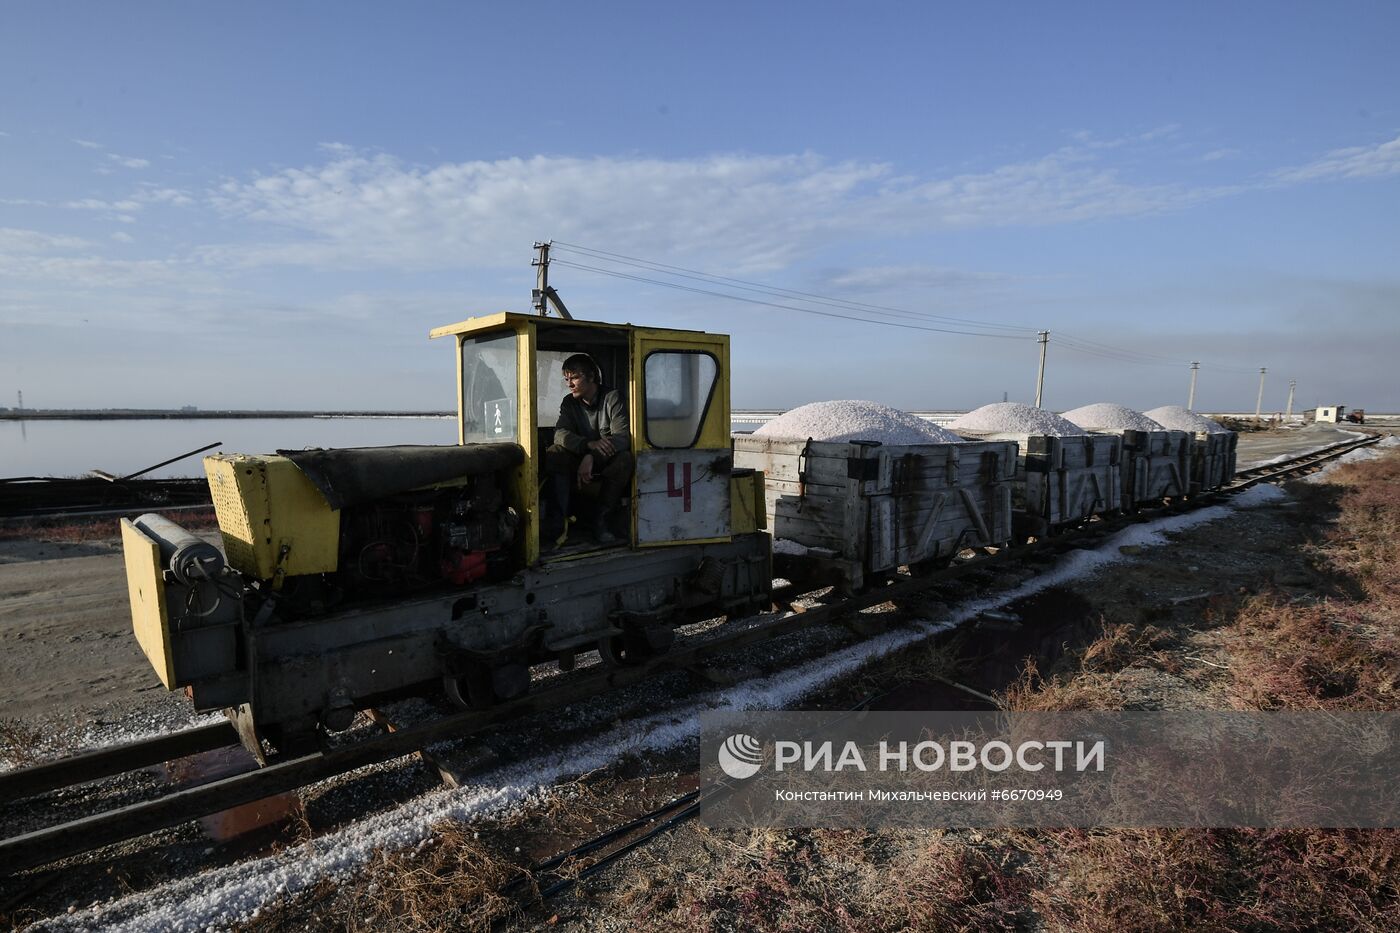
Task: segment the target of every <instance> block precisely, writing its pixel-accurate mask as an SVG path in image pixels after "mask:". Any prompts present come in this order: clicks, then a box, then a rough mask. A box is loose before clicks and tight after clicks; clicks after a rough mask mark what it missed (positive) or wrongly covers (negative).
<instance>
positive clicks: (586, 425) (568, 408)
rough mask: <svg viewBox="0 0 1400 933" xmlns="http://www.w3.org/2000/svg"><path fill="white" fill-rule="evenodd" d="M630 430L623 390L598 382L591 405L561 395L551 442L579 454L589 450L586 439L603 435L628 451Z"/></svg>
mask: <svg viewBox="0 0 1400 933" xmlns="http://www.w3.org/2000/svg"><path fill="white" fill-rule="evenodd" d="M631 430H632V428H631V424H630V422H629V421H628V420H627V403H626V402H625V401H623V399H622V393H621V392H620V391H619V390H617V389H609V388H608V387H607V386H602V385H600V386H598V394H597V395H595V396H593V404H592V405H585V404H584V403H583V402H582V401H581V400H579V399H576V398H574V397H573V396H572V395H566V396H564V400H563V401H561V402H560V403H559V420H558V422H556V423H555V426H554V443H556V444H558V445H559V446H560V447H566V448H568V449H569V450H572V451H573V452H574V453H576V454H578V455H579V456H580V457H582V456H584V455H585V454H587V453H588V452H589V451H588V442H589V441H596V440H599V439H600V438H604V437H610V438H612V442H613V446H614V447H616V448H617V449H618V450H619V451H623V450H630V449H631V447H632V437H631Z"/></svg>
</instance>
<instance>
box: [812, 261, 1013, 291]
mask: <svg viewBox="0 0 1400 933" xmlns="http://www.w3.org/2000/svg"><path fill="white" fill-rule="evenodd" d="M1012 278H1013V277H1012V276H1009V275H1006V274H1003V273H996V272H969V271H967V270H965V269H950V268H947V267H945V266H922V265H902V266H862V267H860V268H854V269H842V270H837V271H832V272H829V273H827V274H826V275H824V276H823V277H822V279H821V283H820V288H822V289H829V290H833V291H838V292H855V293H870V292H883V291H889V290H895V289H900V290H909V289H949V288H964V287H968V286H978V285H987V284H993V283H999V282H1006V281H1009V280H1011V279H1012Z"/></svg>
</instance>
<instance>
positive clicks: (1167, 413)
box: [1143, 405, 1230, 434]
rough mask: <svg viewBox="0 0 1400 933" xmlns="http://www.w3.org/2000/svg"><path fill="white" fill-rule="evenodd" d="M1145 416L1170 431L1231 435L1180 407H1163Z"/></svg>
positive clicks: (1208, 420) (1202, 417)
mask: <svg viewBox="0 0 1400 933" xmlns="http://www.w3.org/2000/svg"><path fill="white" fill-rule="evenodd" d="M1143 414H1144V415H1146V416H1147V417H1149V418H1151V419H1152V420H1153V421H1155V422H1157V423H1158V424H1160V425H1161V426H1162V427H1164V428H1166V429H1167V430H1168V431H1191V432H1193V433H1200V432H1202V431H1204V432H1205V433H1206V434H1229V433H1230V430H1229V429H1228V428H1222V427H1221V426H1220V425H1218V424H1216V423H1215V422H1214V421H1211V420H1210V419H1209V418H1206V417H1204V416H1202V415H1198V414H1196V413H1195V412H1193V411H1187V410H1186V409H1184V408H1182V407H1181V406H1180V405H1163V406H1162V407H1161V408H1154V409H1152V410H1151V411H1145V412H1143Z"/></svg>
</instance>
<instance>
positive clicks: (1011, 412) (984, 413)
mask: <svg viewBox="0 0 1400 933" xmlns="http://www.w3.org/2000/svg"><path fill="white" fill-rule="evenodd" d="M948 427H949V428H951V429H953V430H954V431H957V432H958V433H959V434H977V435H986V434H1048V435H1050V436H1051V437H1070V436H1073V435H1075V434H1083V433H1084V429H1083V428H1081V427H1079V426H1078V425H1077V424H1074V423H1073V422H1070V421H1066V420H1065V419H1064V418H1061V417H1060V416H1059V415H1057V414H1055V413H1054V412H1052V411H1046V410H1045V409H1043V408H1032V407H1030V406H1029V405H1022V404H1021V403H1020V402H996V403H994V404H992V405H983V406H982V407H981V408H978V409H975V410H973V411H970V412H968V413H967V414H965V415H963V416H962V417H961V418H959V419H958V420H956V421H954V422H953V423H952V424H950V425H948Z"/></svg>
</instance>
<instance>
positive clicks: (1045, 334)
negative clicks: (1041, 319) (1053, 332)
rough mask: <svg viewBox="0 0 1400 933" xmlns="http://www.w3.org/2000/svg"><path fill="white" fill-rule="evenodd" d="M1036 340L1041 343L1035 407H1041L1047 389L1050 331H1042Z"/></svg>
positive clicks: (1036, 378)
mask: <svg viewBox="0 0 1400 933" xmlns="http://www.w3.org/2000/svg"><path fill="white" fill-rule="evenodd" d="M1036 340H1037V341H1038V342H1039V343H1040V372H1039V373H1037V374H1036V377H1035V407H1036V408H1039V407H1040V397H1041V393H1042V391H1043V390H1044V389H1045V348H1046V347H1048V346H1049V345H1050V332H1049V331H1048V330H1043V331H1041V332H1040V336H1038V337H1036Z"/></svg>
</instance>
